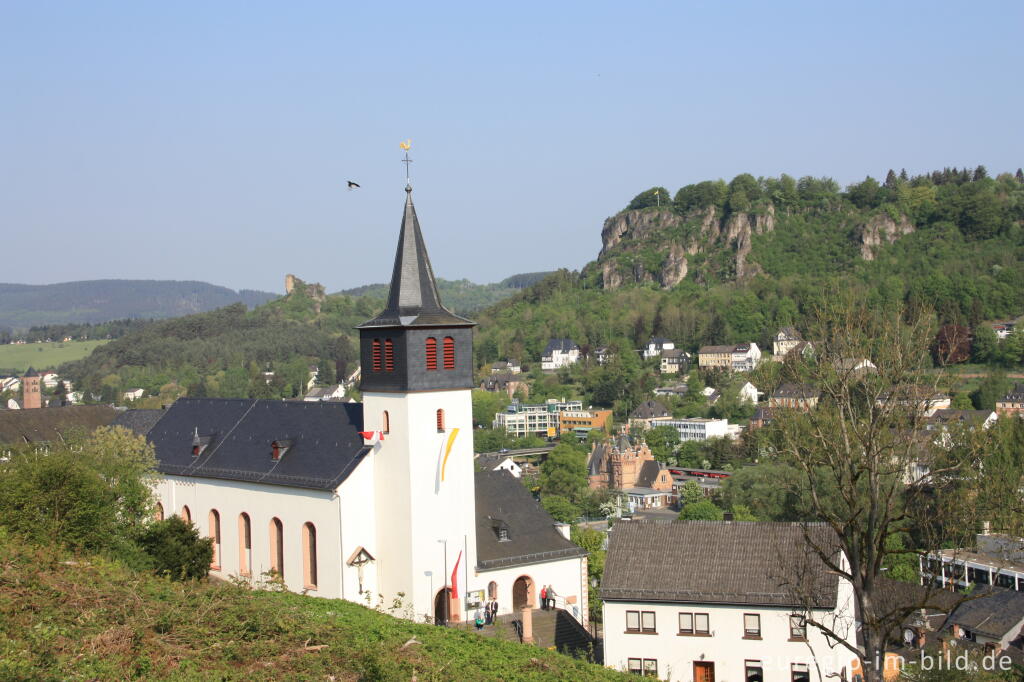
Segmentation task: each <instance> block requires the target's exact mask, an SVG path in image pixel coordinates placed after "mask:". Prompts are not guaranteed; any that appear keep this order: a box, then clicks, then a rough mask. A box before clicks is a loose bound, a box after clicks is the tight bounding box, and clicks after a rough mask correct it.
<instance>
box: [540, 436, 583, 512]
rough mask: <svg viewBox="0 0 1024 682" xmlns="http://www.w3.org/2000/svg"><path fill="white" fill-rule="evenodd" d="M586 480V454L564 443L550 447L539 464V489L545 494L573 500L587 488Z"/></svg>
mask: <svg viewBox="0 0 1024 682" xmlns="http://www.w3.org/2000/svg"><path fill="white" fill-rule="evenodd" d="M587 482H588V479H587V457H586V454H584V453H583V452H582V451H581V450H579V449H577V448H575V447H572V446H570V445H566V444H565V443H560V444H558V445H556V446H555V447H554V448H552V450H551V452H549V453H548V456H547V459H545V460H544V463H543V464H541V466H540V489H541V492H543V493H544V494H545V495H560V496H562V497H565V498H567V499H568V500H570V501H571V502H575V501H577V500H579V499H580V497H581V496H582V495H583V494H584V493H585V491H586V490H587V489H588V486H587Z"/></svg>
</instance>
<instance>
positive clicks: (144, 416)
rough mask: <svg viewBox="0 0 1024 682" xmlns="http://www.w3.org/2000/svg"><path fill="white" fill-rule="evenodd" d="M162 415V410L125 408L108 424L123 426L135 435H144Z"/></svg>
mask: <svg viewBox="0 0 1024 682" xmlns="http://www.w3.org/2000/svg"><path fill="white" fill-rule="evenodd" d="M162 416H164V410H125V411H123V412H121V413H120V414H118V415H117V417H115V418H114V421H113V422H111V424H110V425H111V426H123V427H124V428H126V429H128V430H129V431H132V432H134V433H135V434H136V435H139V436H145V435H146V434H147V433H149V431H150V429H152V428H153V426H154V425H155V424H156V423H157V422H158V421H160V417H162Z"/></svg>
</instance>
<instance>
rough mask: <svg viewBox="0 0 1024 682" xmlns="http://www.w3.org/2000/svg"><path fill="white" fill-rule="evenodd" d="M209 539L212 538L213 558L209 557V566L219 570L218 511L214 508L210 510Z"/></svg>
mask: <svg viewBox="0 0 1024 682" xmlns="http://www.w3.org/2000/svg"><path fill="white" fill-rule="evenodd" d="M210 539H211V540H213V558H211V559H210V568H211V569H213V570H215V571H219V570H220V512H218V511H217V510H216V509H211V510H210Z"/></svg>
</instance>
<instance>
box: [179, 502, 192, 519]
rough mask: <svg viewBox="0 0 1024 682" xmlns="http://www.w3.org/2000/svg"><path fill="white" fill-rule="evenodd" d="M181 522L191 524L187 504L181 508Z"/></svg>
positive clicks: (190, 512)
mask: <svg viewBox="0 0 1024 682" xmlns="http://www.w3.org/2000/svg"><path fill="white" fill-rule="evenodd" d="M181 520H182V521H184V522H185V523H192V511H191V510H190V509H189V508H188V505H187V504H186V505H185V506H184V507H182V508H181Z"/></svg>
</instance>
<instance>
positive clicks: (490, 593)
mask: <svg viewBox="0 0 1024 682" xmlns="http://www.w3.org/2000/svg"><path fill="white" fill-rule="evenodd" d="M487 598H488V599H497V598H498V583H496V582H494V581H493V580H492V581H491V582H489V583H487Z"/></svg>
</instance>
